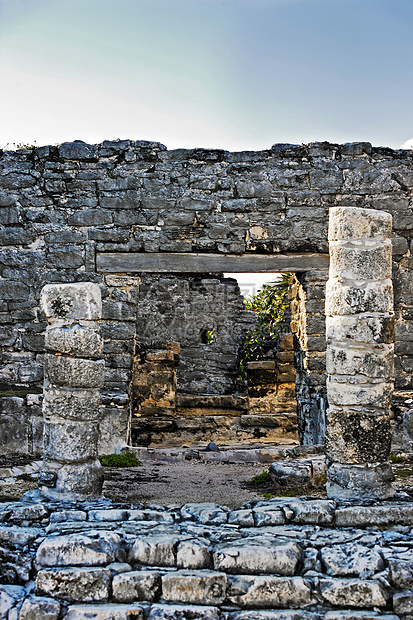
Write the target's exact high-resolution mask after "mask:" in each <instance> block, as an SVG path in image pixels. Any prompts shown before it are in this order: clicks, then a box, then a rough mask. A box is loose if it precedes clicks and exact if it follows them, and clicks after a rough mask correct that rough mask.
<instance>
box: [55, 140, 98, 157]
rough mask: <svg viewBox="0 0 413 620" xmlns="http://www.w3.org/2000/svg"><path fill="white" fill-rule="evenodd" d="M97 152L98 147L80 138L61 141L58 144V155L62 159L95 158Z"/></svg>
mask: <svg viewBox="0 0 413 620" xmlns="http://www.w3.org/2000/svg"><path fill="white" fill-rule="evenodd" d="M97 154H98V148H97V146H96V145H94V144H87V143H86V142H83V141H82V140H75V141H74V142H63V143H62V144H61V145H60V146H59V156H60V157H62V158H63V159H74V160H79V159H80V160H83V159H86V160H90V159H96V157H97Z"/></svg>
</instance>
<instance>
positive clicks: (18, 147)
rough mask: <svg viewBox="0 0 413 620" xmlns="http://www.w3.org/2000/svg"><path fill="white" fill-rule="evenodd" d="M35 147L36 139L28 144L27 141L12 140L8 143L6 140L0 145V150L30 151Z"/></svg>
mask: <svg viewBox="0 0 413 620" xmlns="http://www.w3.org/2000/svg"><path fill="white" fill-rule="evenodd" d="M35 148H37V144H36V141H35V142H34V144H30V143H28V142H13V143H12V144H10V142H7V144H6V146H2V147H0V150H1V151H26V150H29V151H32V150H33V149H35Z"/></svg>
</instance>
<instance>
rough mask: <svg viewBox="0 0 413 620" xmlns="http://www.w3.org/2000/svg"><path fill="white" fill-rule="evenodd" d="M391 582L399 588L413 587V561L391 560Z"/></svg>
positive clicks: (408, 588) (409, 588) (407, 588)
mask: <svg viewBox="0 0 413 620" xmlns="http://www.w3.org/2000/svg"><path fill="white" fill-rule="evenodd" d="M389 577H390V583H391V584H392V585H393V586H394V587H395V588H397V590H411V589H413V562H411V561H410V560H389Z"/></svg>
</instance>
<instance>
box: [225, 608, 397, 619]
mask: <svg viewBox="0 0 413 620" xmlns="http://www.w3.org/2000/svg"><path fill="white" fill-rule="evenodd" d="M231 620H321V616H319V615H318V614H317V613H315V614H313V613H311V612H310V611H304V610H302V609H299V610H294V609H285V610H282V611H281V610H279V611H277V610H276V609H271V610H268V609H254V610H253V611H240V612H238V613H234V614H231ZM337 620H338V619H337ZM349 620H359V619H358V618H349ZM372 620H373V619H372ZM391 620H397V618H392V619H391Z"/></svg>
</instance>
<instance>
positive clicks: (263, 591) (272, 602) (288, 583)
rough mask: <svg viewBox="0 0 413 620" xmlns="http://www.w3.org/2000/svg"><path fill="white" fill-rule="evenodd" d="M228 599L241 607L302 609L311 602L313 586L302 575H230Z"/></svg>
mask: <svg viewBox="0 0 413 620" xmlns="http://www.w3.org/2000/svg"><path fill="white" fill-rule="evenodd" d="M228 600H229V601H231V603H233V604H235V605H239V606H240V607H281V608H282V607H285V608H288V607H290V608H293V609H297V608H298V609H301V608H302V607H305V606H306V605H309V604H310V603H311V588H310V584H309V582H308V581H306V580H305V579H302V578H301V577H291V578H289V579H287V578H285V577H270V576H268V577H256V576H251V577H248V576H246V575H240V576H237V577H230V587H229V590H228Z"/></svg>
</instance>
